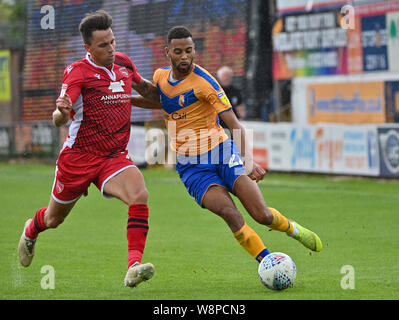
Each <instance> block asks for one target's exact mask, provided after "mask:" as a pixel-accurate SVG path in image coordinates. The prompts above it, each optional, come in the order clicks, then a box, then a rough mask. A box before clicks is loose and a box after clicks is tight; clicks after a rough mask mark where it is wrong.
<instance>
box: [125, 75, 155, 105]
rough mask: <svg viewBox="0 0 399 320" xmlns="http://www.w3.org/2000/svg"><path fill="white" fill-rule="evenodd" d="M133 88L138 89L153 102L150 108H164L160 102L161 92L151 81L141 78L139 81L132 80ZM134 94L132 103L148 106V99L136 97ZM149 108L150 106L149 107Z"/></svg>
mask: <svg viewBox="0 0 399 320" xmlns="http://www.w3.org/2000/svg"><path fill="white" fill-rule="evenodd" d="M132 86H133V89H134V90H136V91H137V92H138V93H139V94H140V95H141V96H142V97H143V98H144V99H146V100H148V102H150V103H151V106H153V107H151V108H150V109H162V105H161V102H160V97H159V92H158V89H157V87H156V86H154V85H153V84H152V83H151V82H150V81H148V80H146V79H144V78H141V80H140V82H139V83H135V82H132ZM133 97H135V96H132V103H133V105H135V106H137V107H142V108H146V106H145V105H149V104H146V103H145V102H146V100H143V99H136V98H133ZM147 108H148V107H147Z"/></svg>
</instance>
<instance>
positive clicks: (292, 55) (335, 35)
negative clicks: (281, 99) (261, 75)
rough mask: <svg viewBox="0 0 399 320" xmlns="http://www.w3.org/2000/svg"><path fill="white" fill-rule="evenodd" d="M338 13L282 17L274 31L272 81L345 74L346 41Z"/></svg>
mask: <svg viewBox="0 0 399 320" xmlns="http://www.w3.org/2000/svg"><path fill="white" fill-rule="evenodd" d="M339 21H340V14H339V11H327V12H312V13H303V14H295V15H285V16H282V17H280V18H279V19H278V21H277V22H276V23H275V25H274V27H273V50H274V52H273V77H274V78H275V79H288V78H292V77H297V76H317V75H332V74H346V73H347V60H348V58H347V55H348V47H347V44H348V37H347V31H346V30H345V29H343V28H341V27H340V25H339Z"/></svg>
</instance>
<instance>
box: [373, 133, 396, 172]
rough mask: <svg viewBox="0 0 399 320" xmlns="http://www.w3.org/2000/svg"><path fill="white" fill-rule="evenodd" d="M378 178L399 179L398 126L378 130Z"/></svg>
mask: <svg viewBox="0 0 399 320" xmlns="http://www.w3.org/2000/svg"><path fill="white" fill-rule="evenodd" d="M378 141H379V149H380V163H381V167H380V176H382V177H399V126H386V127H379V128H378Z"/></svg>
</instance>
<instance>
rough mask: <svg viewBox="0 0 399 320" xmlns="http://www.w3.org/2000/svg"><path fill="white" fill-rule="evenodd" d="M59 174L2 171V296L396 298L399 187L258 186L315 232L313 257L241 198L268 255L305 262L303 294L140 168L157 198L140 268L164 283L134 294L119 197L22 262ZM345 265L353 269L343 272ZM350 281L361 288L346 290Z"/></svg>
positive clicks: (98, 200)
mask: <svg viewBox="0 0 399 320" xmlns="http://www.w3.org/2000/svg"><path fill="white" fill-rule="evenodd" d="M54 169H55V168H54V166H50V165H22V164H6V163H0V188H1V192H0V197H1V204H0V234H1V241H0V260H1V263H0V299H2V300H15V299H16V300H25V299H43V300H47V299H57V300H58V299H68V300H69V299H72V300H75V299H93V300H102V299H110V300H113V299H118V300H127V299H132V300H285V299H289V300H305V299H307V300H319V299H320V300H321V299H327V300H332V299H334V300H335V299H338V300H355V299H356V300H368V299H377V300H380V299H384V300H392V299H394V300H397V299H398V298H399V292H398V288H399V249H398V248H399V246H398V240H399V236H398V226H399V181H398V180H388V181H387V180H378V179H371V178H370V179H368V178H351V177H332V176H322V175H291V174H269V175H268V176H266V178H265V180H264V181H262V182H260V183H259V186H260V188H261V190H262V193H263V194H264V197H265V199H266V203H267V204H268V205H269V206H271V207H275V208H278V209H279V210H280V211H281V212H282V213H283V214H285V215H286V216H287V217H289V218H292V219H296V220H297V221H298V222H300V223H301V224H302V225H303V226H306V227H308V228H310V229H313V230H314V231H316V232H317V233H318V234H319V236H320V237H321V239H322V241H323V245H324V249H323V251H322V252H320V253H310V252H309V251H308V250H307V249H305V248H304V247H303V246H302V245H301V244H299V243H298V242H297V241H295V240H293V239H291V238H289V237H287V236H286V235H285V234H282V233H280V232H277V231H269V230H268V229H267V228H265V227H263V226H261V225H259V224H257V223H256V222H255V221H254V220H252V219H251V218H250V217H249V215H248V214H247V213H246V212H245V211H244V210H243V208H242V206H241V204H240V203H239V202H238V201H236V203H237V206H238V207H239V208H240V209H241V211H242V212H243V215H244V218H245V220H246V222H247V223H248V224H249V225H250V226H251V227H252V228H253V229H254V230H256V231H257V232H258V234H259V235H260V236H261V238H262V239H263V241H264V242H265V244H266V246H267V247H268V248H269V250H270V251H271V252H272V251H280V252H285V253H287V254H288V255H290V256H291V257H292V258H293V260H294V261H295V263H296V266H297V279H296V283H295V286H294V288H290V289H287V290H284V291H280V292H277V291H271V290H268V289H267V288H266V287H264V286H263V285H262V284H261V283H260V281H259V279H258V276H257V267H258V263H257V262H256V261H255V260H254V259H253V258H252V257H250V256H249V255H248V253H246V252H245V251H244V250H243V249H242V248H241V247H240V245H239V244H238V243H237V242H236V240H235V239H234V237H233V236H232V234H231V232H230V230H229V229H228V227H227V225H225V223H224V222H223V221H222V220H221V219H220V218H219V217H217V216H216V215H214V214H212V213H210V212H208V211H206V210H204V209H201V208H200V207H199V206H198V205H197V204H196V203H195V202H194V200H193V199H192V198H191V197H190V196H189V195H188V193H187V192H186V190H185V188H184V186H183V184H182V183H181V182H180V180H179V179H178V176H177V173H176V172H174V171H163V170H143V171H142V172H143V174H144V177H145V180H146V184H147V188H148V190H149V192H150V200H149V204H150V220H149V222H150V231H149V235H148V238H147V246H146V250H145V253H144V256H143V262H148V261H149V262H152V263H153V264H154V265H155V275H154V277H153V278H152V279H151V280H150V281H148V282H145V283H143V284H141V285H140V286H139V287H138V288H135V289H130V288H126V287H124V286H123V278H124V276H125V272H126V267H127V241H126V222H127V208H126V206H125V205H124V204H123V203H122V202H120V201H118V200H116V199H105V198H103V197H102V196H101V194H100V192H99V191H98V190H97V189H96V188H95V187H94V186H92V187H90V189H89V196H88V197H82V198H81V199H80V200H79V202H78V203H77V205H76V206H75V208H74V209H73V210H72V212H71V213H70V215H69V216H68V218H67V219H66V220H65V222H64V223H63V224H62V225H60V226H59V227H58V228H57V229H54V230H48V231H46V232H44V233H42V234H41V235H40V236H39V239H38V242H37V246H36V255H35V258H34V260H33V262H32V265H31V266H30V267H29V268H23V267H21V266H20V265H19V262H18V257H17V245H18V241H19V237H20V235H21V232H22V227H23V225H24V223H25V220H26V219H27V218H30V217H32V216H33V214H34V212H35V210H36V209H38V208H39V207H42V206H46V205H47V203H48V200H49V197H50V189H51V187H52V184H53V179H54ZM235 200H237V199H235ZM45 266H51V268H52V269H53V270H54V272H55V273H54V280H55V281H54V289H44V288H43V287H42V281H44V280H43V279H44V278H45V277H46V275H48V272H47V271H46V270H47V269H46V267H45ZM345 266H350V268H352V269H351V270H352V271H353V273H347V272H345V270H347V269H345ZM349 276H353V277H352V278H350V279H348V277H349ZM351 280H353V282H350V281H351ZM351 284H354V288H347V289H344V288H345V286H348V285H351ZM44 287H45V286H44ZM343 287H344V288H343Z"/></svg>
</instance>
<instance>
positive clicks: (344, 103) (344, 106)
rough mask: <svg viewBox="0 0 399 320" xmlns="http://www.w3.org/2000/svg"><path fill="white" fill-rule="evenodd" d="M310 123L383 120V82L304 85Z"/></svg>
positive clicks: (383, 121)
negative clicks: (305, 86)
mask: <svg viewBox="0 0 399 320" xmlns="http://www.w3.org/2000/svg"><path fill="white" fill-rule="evenodd" d="M307 106H308V122H309V123H320V122H329V123H352V124H354V123H385V122H386V112H385V90H384V82H383V81H375V82H342V83H322V84H321V83H320V84H309V85H308V86H307Z"/></svg>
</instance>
